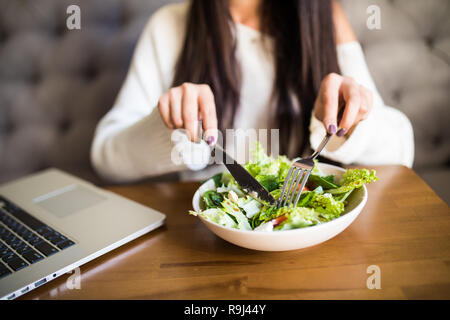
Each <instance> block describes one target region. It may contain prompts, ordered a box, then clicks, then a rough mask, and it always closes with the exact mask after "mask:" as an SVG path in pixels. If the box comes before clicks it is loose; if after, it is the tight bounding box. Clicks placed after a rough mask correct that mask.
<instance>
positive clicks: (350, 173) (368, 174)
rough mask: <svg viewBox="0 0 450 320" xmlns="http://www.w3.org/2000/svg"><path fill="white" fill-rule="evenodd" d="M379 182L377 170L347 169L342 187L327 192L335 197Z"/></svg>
mask: <svg viewBox="0 0 450 320" xmlns="http://www.w3.org/2000/svg"><path fill="white" fill-rule="evenodd" d="M377 180H378V177H377V176H376V171H375V170H368V169H347V171H345V173H344V175H343V177H342V180H341V181H340V184H341V186H340V187H339V188H334V189H329V190H327V192H328V193H331V194H333V195H336V194H342V193H348V192H349V191H351V190H354V189H357V188H361V187H362V186H363V185H364V184H367V183H371V182H373V181H377Z"/></svg>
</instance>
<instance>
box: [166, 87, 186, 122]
mask: <svg viewBox="0 0 450 320" xmlns="http://www.w3.org/2000/svg"><path fill="white" fill-rule="evenodd" d="M182 95H183V93H182V90H181V88H180V87H176V88H172V89H170V90H169V101H170V118H171V120H172V123H173V124H174V126H175V127H176V128H182V127H183V118H182V116H181V99H182Z"/></svg>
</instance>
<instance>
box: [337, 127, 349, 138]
mask: <svg viewBox="0 0 450 320" xmlns="http://www.w3.org/2000/svg"><path fill="white" fill-rule="evenodd" d="M346 132H347V130H345V128H342V129H340V130H339V131H338V132H337V136H338V137H342V136H343V135H344V134H345V133H346Z"/></svg>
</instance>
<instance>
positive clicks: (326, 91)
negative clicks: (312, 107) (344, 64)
mask: <svg viewBox="0 0 450 320" xmlns="http://www.w3.org/2000/svg"><path fill="white" fill-rule="evenodd" d="M341 83H342V77H341V76H339V75H338V74H335V73H331V74H329V75H328V76H327V77H326V78H325V79H324V81H323V82H322V88H321V93H320V94H321V95H322V96H321V99H320V100H321V101H322V104H323V106H322V108H323V120H322V122H323V124H324V126H325V130H327V132H328V133H330V134H335V133H336V128H337V120H336V119H337V113H338V107H339V87H340V85H341Z"/></svg>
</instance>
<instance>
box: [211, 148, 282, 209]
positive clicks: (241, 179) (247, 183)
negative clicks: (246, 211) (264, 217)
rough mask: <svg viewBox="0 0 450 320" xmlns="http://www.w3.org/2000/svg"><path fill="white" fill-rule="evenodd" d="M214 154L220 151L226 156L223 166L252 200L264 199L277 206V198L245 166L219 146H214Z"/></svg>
mask: <svg viewBox="0 0 450 320" xmlns="http://www.w3.org/2000/svg"><path fill="white" fill-rule="evenodd" d="M213 150H214V152H216V150H219V151H220V152H222V155H224V156H225V160H224V159H223V157H222V160H223V164H224V165H225V166H226V167H227V169H228V171H230V173H231V175H232V176H233V177H234V179H236V181H237V183H238V184H239V185H240V186H241V188H242V190H244V191H245V192H246V193H248V194H249V195H250V196H251V197H252V198H255V199H256V200H258V199H262V200H264V201H266V202H268V203H270V204H271V205H275V204H276V202H277V201H276V200H275V198H274V197H273V196H272V195H271V194H270V193H269V191H267V190H266V189H265V188H264V187H263V186H262V185H261V184H260V183H259V182H258V180H256V179H255V178H254V177H253V176H252V175H251V174H250V173H249V172H248V171H247V170H245V168H244V167H243V166H241V165H240V164H239V163H237V162H236V160H234V159H233V158H232V157H230V155H228V154H227V153H226V152H225V150H223V148H222V147H221V146H219V145H218V144H216V145H215V146H214V149H213Z"/></svg>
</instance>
